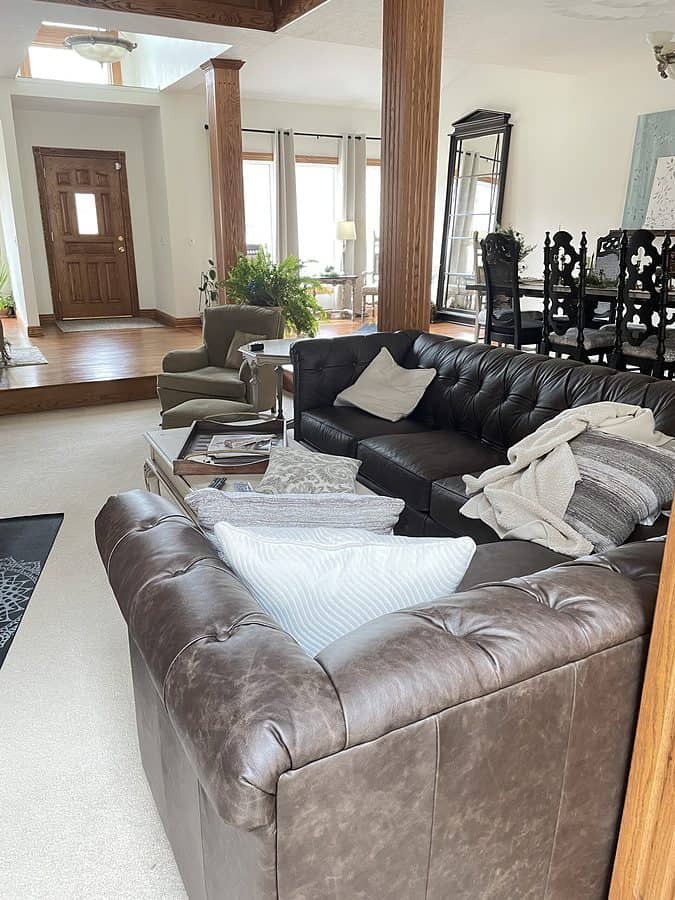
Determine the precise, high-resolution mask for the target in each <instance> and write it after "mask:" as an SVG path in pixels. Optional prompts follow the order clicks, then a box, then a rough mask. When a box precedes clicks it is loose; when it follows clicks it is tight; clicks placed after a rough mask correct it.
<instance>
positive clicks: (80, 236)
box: [33, 147, 138, 319]
mask: <svg viewBox="0 0 675 900" xmlns="http://www.w3.org/2000/svg"><path fill="white" fill-rule="evenodd" d="M33 153H34V156H35V166H36V171H37V180H38V188H39V193H40V207H41V212H42V227H43V230H44V236H45V246H46V248H47V263H48V266H49V280H50V284H51V290H52V302H53V307H54V314H55V316H56V318H57V319H82V318H111V317H117V316H137V315H138V288H137V285H136V267H135V262H134V245H133V237H132V233H131V217H130V213H129V188H128V185H127V176H126V160H125V154H124V153H122V152H118V151H107V150H62V149H54V148H47V147H34V148H33Z"/></svg>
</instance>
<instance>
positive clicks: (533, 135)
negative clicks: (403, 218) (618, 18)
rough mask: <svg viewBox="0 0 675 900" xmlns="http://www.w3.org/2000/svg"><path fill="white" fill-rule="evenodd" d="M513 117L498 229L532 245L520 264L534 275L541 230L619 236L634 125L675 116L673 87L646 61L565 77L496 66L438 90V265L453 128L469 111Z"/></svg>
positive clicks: (471, 69)
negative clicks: (669, 113) (506, 228)
mask: <svg viewBox="0 0 675 900" xmlns="http://www.w3.org/2000/svg"><path fill="white" fill-rule="evenodd" d="M478 108H483V109H494V110H500V111H505V112H510V113H512V114H513V117H512V122H513V125H514V127H513V131H512V143H511V155H510V160H509V172H508V183H507V190H506V196H505V205H504V215H503V217H502V218H503V222H504V224H511V225H513V226H514V228H516V229H517V230H519V231H521V232H523V233H524V234H525V236H526V238H527V239H528V243H536V244H537V245H538V249H537V252H535V253H533V254H532V257H531V258H530V259H529V260H528V262H529V269H530V271H531V272H533V273H534V274H540V272H541V267H542V253H543V251H542V244H543V241H544V236H545V232H546V231H547V230H550V231H553V232H554V231H556V230H557V229H558V228H559V227H562V228H564V229H566V230H568V231H570V232H571V233H572V234H574V235H575V237H578V236H579V234H580V232H581V230H582V229H585V230H587V231H588V235H589V240H590V242H591V245H594V243H595V240H596V238H597V237H598V236H599V235H601V234H605V233H606V232H607V231H608V230H609V229H610V228H617V227H620V226H621V222H622V218H623V207H624V201H625V197H626V186H627V183H628V175H629V169H630V162H631V157H632V150H633V141H634V137H635V124H636V119H637V117H638V115H640V114H642V113H647V112H654V111H656V110H660V109H672V108H675V82H673V81H670V80H669V81H664V80H662V79H660V78H659V77H658V76H657V73H656V71H655V70H654V68H653V67H652V66H651V64H650V63H649V61H648V60H646V61H645V65H644V66H642V67H640V68H639V69H636V70H631V71H627V70H623V69H621V70H616V71H612V72H606V73H602V74H600V75H596V76H593V77H583V78H582V77H578V78H577V77H572V76H567V75H556V74H551V73H546V72H533V71H528V70H525V69H509V68H505V67H501V66H487V65H470V66H466V67H465V68H464V70H463V71H461V72H460V73H459V74H458V75H457V76H456V77H455V78H454V79H453V80H452V81H451V82H450V83H448V84H446V85H444V88H443V94H442V101H441V131H440V134H441V139H440V142H439V146H440V151H439V176H438V188H439V189H438V194H437V220H436V254H435V257H434V270H436V268H437V265H438V258H439V242H440V232H441V227H442V211H443V202H444V199H445V186H446V168H447V160H448V149H449V139H448V137H447V135H448V133H449V132H450V131H451V130H452V129H451V123H452V122H454V121H456V120H457V119H459V118H461V117H462V116H464V115H466V114H467V113H469V112H472V111H473V110H474V109H478Z"/></svg>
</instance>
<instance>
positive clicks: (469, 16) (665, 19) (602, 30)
mask: <svg viewBox="0 0 675 900" xmlns="http://www.w3.org/2000/svg"><path fill="white" fill-rule="evenodd" d="M477 8H479V10H480V12H479V13H477ZM381 16H382V2H381V0H368V2H363V0H331V2H330V3H327V4H325V6H322V7H320V8H319V9H317V10H315V12H313V13H312V15H310V16H306V17H305V18H304V19H301V20H299V21H297V22H294V23H293V24H291V25H289V26H288V27H287V28H286V29H285V31H284V33H285V34H287V35H292V36H293V37H296V38H305V39H311V40H315V41H328V42H332V41H338V40H344V35H345V33H348V34H349V43H350V44H353V45H358V46H360V47H371V48H377V47H380V46H381ZM668 28H672V30H673V31H675V0H508V2H505V0H481V3H480V6H479V7H478V6H477V4H476V0H446V3H445V30H444V57H445V59H447V60H464V61H468V62H489V63H494V64H499V65H507V66H517V67H519V68H524V69H542V70H546V71H552V72H563V73H569V74H581V73H583V72H591V71H597V70H600V69H604V68H605V67H607V66H612V65H614V66H616V65H621V64H624V63H625V62H626V61H627V60H630V61H634V62H635V64H636V65H639V63H640V61H641V60H644V59H649V48H648V47H647V46H646V43H645V35H646V33H647V32H649V31H656V30H662V29H668Z"/></svg>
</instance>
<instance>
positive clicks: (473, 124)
mask: <svg viewBox="0 0 675 900" xmlns="http://www.w3.org/2000/svg"><path fill="white" fill-rule="evenodd" d="M510 120H511V113H507V112H496V111H495V110H491V109H477V110H474V112H472V113H469V114H468V115H466V116H463V117H462V118H461V119H458V120H457V121H456V122H453V123H452V128H453V131H452V134H451V135H450V154H449V157H448V181H447V186H446V191H445V208H444V212H443V239H442V242H441V259H440V265H439V267H438V285H437V289H436V318H444V319H450V320H451V321H457V322H467V321H472V320H474V319H475V313H471V312H469V311H468V310H467V311H466V312H464V311H462V310H460V309H457V311H454V310H452V309H448V308H447V307H443V306H442V303H443V299H444V297H445V289H446V281H447V272H446V268H447V262H448V241H449V230H450V213H451V210H452V207H453V203H454V199H455V197H454V194H455V177H454V173H455V169H456V164H457V151H458V145H459V144H460V142H461V141H464V140H467V139H468V138H476V137H485V136H486V135H492V134H494V135H498V134H501V135H502V136H503V137H502V159H501V164H500V170H499V185H498V188H497V208H496V211H495V224H500V223H501V219H502V212H503V208H504V192H505V189H506V176H507V171H508V164H509V149H510V146H511V129H512V128H513V125H512V124H510Z"/></svg>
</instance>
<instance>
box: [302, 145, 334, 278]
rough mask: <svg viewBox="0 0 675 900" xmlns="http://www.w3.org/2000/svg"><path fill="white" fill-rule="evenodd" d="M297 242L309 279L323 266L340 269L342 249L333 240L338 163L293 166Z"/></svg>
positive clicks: (323, 267)
mask: <svg viewBox="0 0 675 900" xmlns="http://www.w3.org/2000/svg"><path fill="white" fill-rule="evenodd" d="M295 180H296V188H297V195H298V242H299V247H300V259H301V260H302V261H303V262H304V263H305V272H307V274H308V275H319V274H321V272H323V271H324V270H325V268H326V266H334V267H335V268H336V269H338V270H339V269H341V264H342V260H341V253H342V245H341V243H340V242H339V241H336V239H335V223H336V222H337V221H338V219H340V218H341V216H340V215H338V209H337V191H338V167H337V163H325V162H321V163H313V162H311V163H308V162H300V163H296V167H295Z"/></svg>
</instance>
